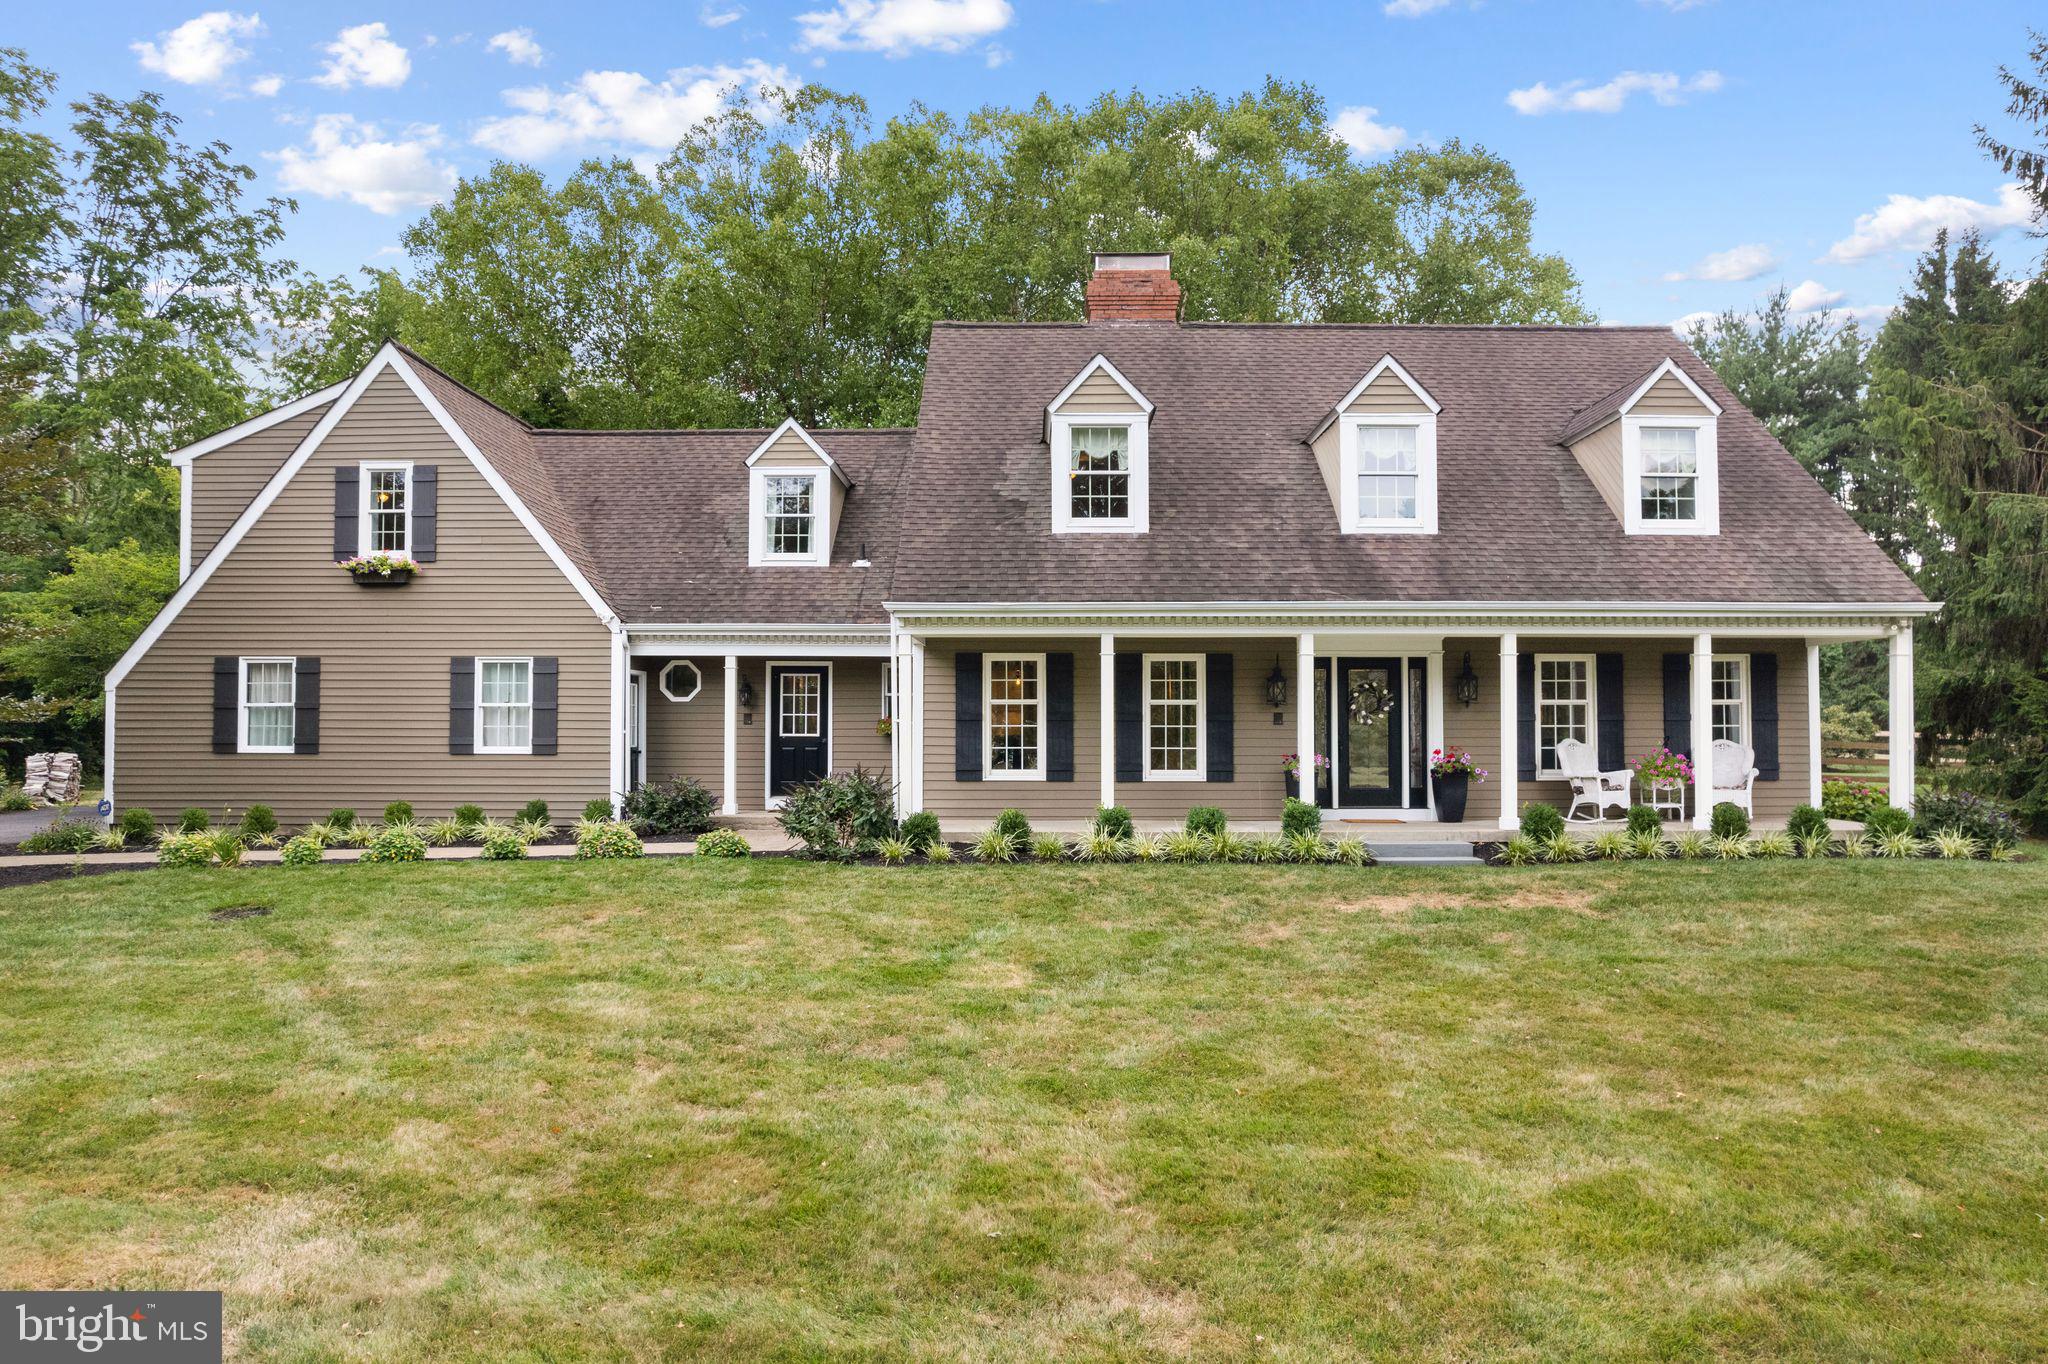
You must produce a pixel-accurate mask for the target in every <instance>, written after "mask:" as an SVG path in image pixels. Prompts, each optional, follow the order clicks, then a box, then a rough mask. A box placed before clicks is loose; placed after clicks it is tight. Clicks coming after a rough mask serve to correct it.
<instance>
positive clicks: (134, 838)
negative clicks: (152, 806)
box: [115, 805, 156, 847]
mask: <svg viewBox="0 0 2048 1364" xmlns="http://www.w3.org/2000/svg"><path fill="white" fill-rule="evenodd" d="M115 827H117V828H119V829H120V831H121V832H122V833H124V834H126V835H128V841H129V842H130V843H133V844H135V845H136V846H137V847H140V846H142V845H143V844H145V843H149V842H152V841H153V840H154V839H155V838H156V816H155V815H152V814H151V813H150V812H149V811H147V810H145V809H143V808H142V807H141V806H140V805H131V806H129V807H128V808H127V809H125V810H123V811H122V812H121V818H120V819H119V820H118V821H117V822H116V826H115Z"/></svg>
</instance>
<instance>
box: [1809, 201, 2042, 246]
mask: <svg viewBox="0 0 2048 1364" xmlns="http://www.w3.org/2000/svg"><path fill="white" fill-rule="evenodd" d="M2033 220H2034V202H2033V200H2032V199H2031V198H2029V197H2028V195H2027V192H2026V191H2025V190H2024V189H2022V188H2021V187H2020V186H2018V185H2017V184H2012V185H2001V186H2000V187H1999V190H1998V202H1996V203H1991V204H1986V203H1981V202H1979V201H1978V200H1976V199H1966V198H1964V197H1963V196H1962V195H1960V194H1930V195H1928V196H1927V197H1926V198H1924V199H1919V198H1915V197H1914V196H1913V195H1910V194H1894V195H1892V196H1891V197H1890V198H1888V199H1886V200H1885V201H1884V204H1883V205H1882V206H1881V207H1879V208H1878V209H1876V210H1875V211H1874V212H1870V213H1865V214H1861V215H1859V216H1858V217H1857V219H1856V226H1855V229H1854V230H1853V231H1851V232H1850V234H1849V235H1848V236H1846V237H1844V238H1842V240H1840V241H1838V242H1836V243H1835V244H1834V245H1833V246H1831V247H1829V248H1828V253H1827V255H1826V256H1824V257H1822V259H1823V260H1829V261H1836V262H1842V263H1847V262H1851V261H1859V260H1867V259H1869V258H1870V257H1872V256H1881V255H1883V254H1885V253H1886V252H1888V251H1924V250H1926V249H1927V248H1928V247H1929V246H1930V245H1932V244H1933V242H1934V234H1935V233H1937V232H1939V231H1941V230H1942V229H1944V228H1946V229H1948V231H1949V232H1950V233H1957V232H1964V231H1967V230H1969V229H1971V228H1975V229H1976V230H1977V231H1979V232H1982V233H1984V234H1985V235H1986V236H1990V235H1991V234H1993V233H1997V232H2002V231H2004V230H2005V229H2006V228H2009V227H2024V226H2026V225H2027V224H2028V223H2030V222H2032V221H2033Z"/></svg>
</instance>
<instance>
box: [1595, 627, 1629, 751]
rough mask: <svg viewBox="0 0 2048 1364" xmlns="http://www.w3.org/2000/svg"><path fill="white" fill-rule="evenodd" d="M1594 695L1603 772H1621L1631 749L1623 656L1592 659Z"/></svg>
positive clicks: (1603, 656) (1601, 656)
mask: <svg viewBox="0 0 2048 1364" xmlns="http://www.w3.org/2000/svg"><path fill="white" fill-rule="evenodd" d="M1593 679H1594V693H1595V696H1596V697H1597V698H1598V700H1597V704H1598V706H1599V709H1600V714H1599V733H1600V737H1599V742H1598V743H1597V744H1595V745H1594V747H1596V748H1597V749H1599V750H1600V770H1601V771H1602V772H1618V771H1620V770H1621V768H1623V767H1624V766H1626V765H1627V763H1628V748H1627V744H1626V741H1625V740H1624V738H1623V736H1622V730H1621V725H1622V709H1621V703H1622V681H1621V655H1620V654H1596V655H1594V659H1593Z"/></svg>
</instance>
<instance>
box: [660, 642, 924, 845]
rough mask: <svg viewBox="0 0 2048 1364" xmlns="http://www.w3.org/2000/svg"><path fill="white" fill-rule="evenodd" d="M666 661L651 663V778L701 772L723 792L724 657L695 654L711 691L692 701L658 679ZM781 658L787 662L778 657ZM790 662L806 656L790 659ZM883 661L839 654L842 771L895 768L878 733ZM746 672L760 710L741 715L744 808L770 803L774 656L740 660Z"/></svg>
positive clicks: (835, 740)
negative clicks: (678, 697) (671, 694)
mask: <svg viewBox="0 0 2048 1364" xmlns="http://www.w3.org/2000/svg"><path fill="white" fill-rule="evenodd" d="M668 661H669V660H667V659H656V660H648V661H647V685H648V692H647V739H646V748H647V776H648V779H649V780H651V781H660V780H662V779H664V778H668V777H695V778H696V779H697V780H698V781H701V782H703V783H704V784H705V785H706V786H708V787H710V788H711V790H712V791H714V792H716V793H717V794H718V795H720V796H721V797H722V796H723V795H724V794H725V658H724V656H723V655H710V656H701V657H700V656H695V655H692V656H691V658H690V662H692V663H695V664H696V665H697V667H698V669H699V670H700V671H701V672H702V673H703V675H704V689H703V690H702V691H700V692H699V693H698V694H697V695H696V696H695V697H693V698H692V699H690V700H688V701H682V702H678V701H671V700H669V699H668V698H667V697H666V696H664V695H662V693H661V688H660V687H659V686H658V685H656V683H657V682H658V680H659V679H660V676H661V669H662V667H663V666H664V665H665V664H666V663H667V662H668ZM775 661H777V662H781V661H783V660H780V659H778V660H775ZM789 661H790V662H798V661H801V660H797V659H791V660H789ZM883 666H884V664H883V660H881V659H871V658H836V659H833V660H832V661H831V669H832V704H831V720H830V723H831V726H832V743H831V749H832V765H833V767H834V769H835V770H841V771H844V770H847V769H850V768H853V767H856V766H858V767H864V768H866V769H867V770H868V771H870V772H874V773H878V774H880V775H882V776H887V775H888V773H889V740H888V739H887V738H885V737H884V736H882V735H880V734H877V733H876V732H875V722H876V721H878V720H880V719H881V718H882V712H881V705H882V668H883ZM740 675H741V676H742V677H744V678H745V679H746V680H747V683H748V685H749V686H751V687H752V688H753V689H754V709H753V711H752V712H751V713H750V712H747V711H744V710H743V711H741V712H740V713H739V725H738V728H737V730H736V731H735V732H736V734H737V735H738V744H737V748H736V751H735V753H734V755H733V756H734V766H735V767H736V768H737V769H738V780H739V795H738V804H739V808H740V810H741V812H742V813H752V812H759V811H761V810H764V809H766V808H767V805H768V786H767V782H768V661H767V660H765V659H759V658H743V659H741V660H740Z"/></svg>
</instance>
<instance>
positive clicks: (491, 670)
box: [476, 658, 533, 753]
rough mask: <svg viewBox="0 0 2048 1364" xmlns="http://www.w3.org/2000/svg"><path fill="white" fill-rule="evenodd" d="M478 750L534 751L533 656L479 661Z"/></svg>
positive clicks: (482, 659) (486, 751)
mask: <svg viewBox="0 0 2048 1364" xmlns="http://www.w3.org/2000/svg"><path fill="white" fill-rule="evenodd" d="M476 751H477V752H479V753H531V752H533V660H532V659H530V658H479V659H478V660H477V661H476Z"/></svg>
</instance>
